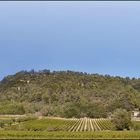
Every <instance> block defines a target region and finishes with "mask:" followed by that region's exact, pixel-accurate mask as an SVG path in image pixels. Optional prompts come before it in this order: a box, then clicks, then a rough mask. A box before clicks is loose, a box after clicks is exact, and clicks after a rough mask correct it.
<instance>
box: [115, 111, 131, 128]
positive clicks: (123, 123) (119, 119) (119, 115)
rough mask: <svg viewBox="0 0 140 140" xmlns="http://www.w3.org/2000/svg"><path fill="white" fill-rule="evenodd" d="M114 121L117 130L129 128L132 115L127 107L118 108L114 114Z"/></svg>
mask: <svg viewBox="0 0 140 140" xmlns="http://www.w3.org/2000/svg"><path fill="white" fill-rule="evenodd" d="M112 123H113V124H114V127H115V129H116V130H124V129H127V130H129V129H130V127H131V115H130V113H129V112H127V111H126V110H125V109H116V111H115V112H114V113H113V115H112Z"/></svg>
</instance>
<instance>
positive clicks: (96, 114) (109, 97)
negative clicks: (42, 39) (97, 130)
mask: <svg viewBox="0 0 140 140" xmlns="http://www.w3.org/2000/svg"><path fill="white" fill-rule="evenodd" d="M0 94H1V96H0V110H1V111H0V114H25V113H36V112H39V113H41V114H42V115H45V116H58V117H91V118H101V117H107V116H109V115H110V114H111V113H112V112H113V111H114V110H115V109H117V108H124V109H126V110H127V111H133V110H134V109H135V108H140V79H136V78H129V77H126V78H122V77H119V76H116V77H115V76H110V75H99V74H88V73H85V72H75V71H70V70H68V71H50V70H42V71H37V72H36V71H34V70H31V71H20V72H18V73H16V74H15V75H10V76H7V77H5V78H4V79H3V80H1V82H0Z"/></svg>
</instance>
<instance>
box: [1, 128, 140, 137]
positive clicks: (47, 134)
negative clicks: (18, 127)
mask: <svg viewBox="0 0 140 140" xmlns="http://www.w3.org/2000/svg"><path fill="white" fill-rule="evenodd" d="M9 137H11V138H49V139H50V138H67V139H68V138H103V139H105V138H112V139H116V138H122V139H123V138H140V131H96V132H65V131H62V132H57V131H56V132H48V131H2V130H0V138H9Z"/></svg>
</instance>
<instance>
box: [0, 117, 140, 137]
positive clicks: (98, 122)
mask: <svg viewBox="0 0 140 140" xmlns="http://www.w3.org/2000/svg"><path fill="white" fill-rule="evenodd" d="M2 122H3V123H4V124H3V125H2ZM133 123H134V124H135V125H137V128H138V129H137V131H134V130H131V131H126V130H125V131H114V130H113V124H112V122H111V120H110V119H105V118H100V119H91V118H80V119H76V118H71V119H66V118H55V117H41V118H40V117H39V118H36V117H27V116H1V117H0V124H1V129H0V138H1V139H2V138H7V139H9V138H10V139H11V138H37V139H38V138H43V139H52V138H53V139H58V138H61V139H62V138H63V139H71V138H76V139H85V138H89V139H98V138H99V139H128V138H129V139H130V138H133V139H139V138H140V131H139V130H140V122H133Z"/></svg>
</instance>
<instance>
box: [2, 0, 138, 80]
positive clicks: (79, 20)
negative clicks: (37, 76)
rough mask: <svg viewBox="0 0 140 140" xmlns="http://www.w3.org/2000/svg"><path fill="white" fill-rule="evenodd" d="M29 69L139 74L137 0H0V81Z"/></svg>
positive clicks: (124, 74)
mask: <svg viewBox="0 0 140 140" xmlns="http://www.w3.org/2000/svg"><path fill="white" fill-rule="evenodd" d="M30 69H35V70H42V69H50V70H75V71H83V72H89V73H99V74H110V75H119V76H130V77H134V76H135V77H140V2H115V1H114V2H113V1H112V2H102V1H100V2H55V1H54V2H14V1H13V2H0V79H2V78H3V77H4V76H6V75H8V74H14V73H16V72H18V71H20V70H30Z"/></svg>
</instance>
